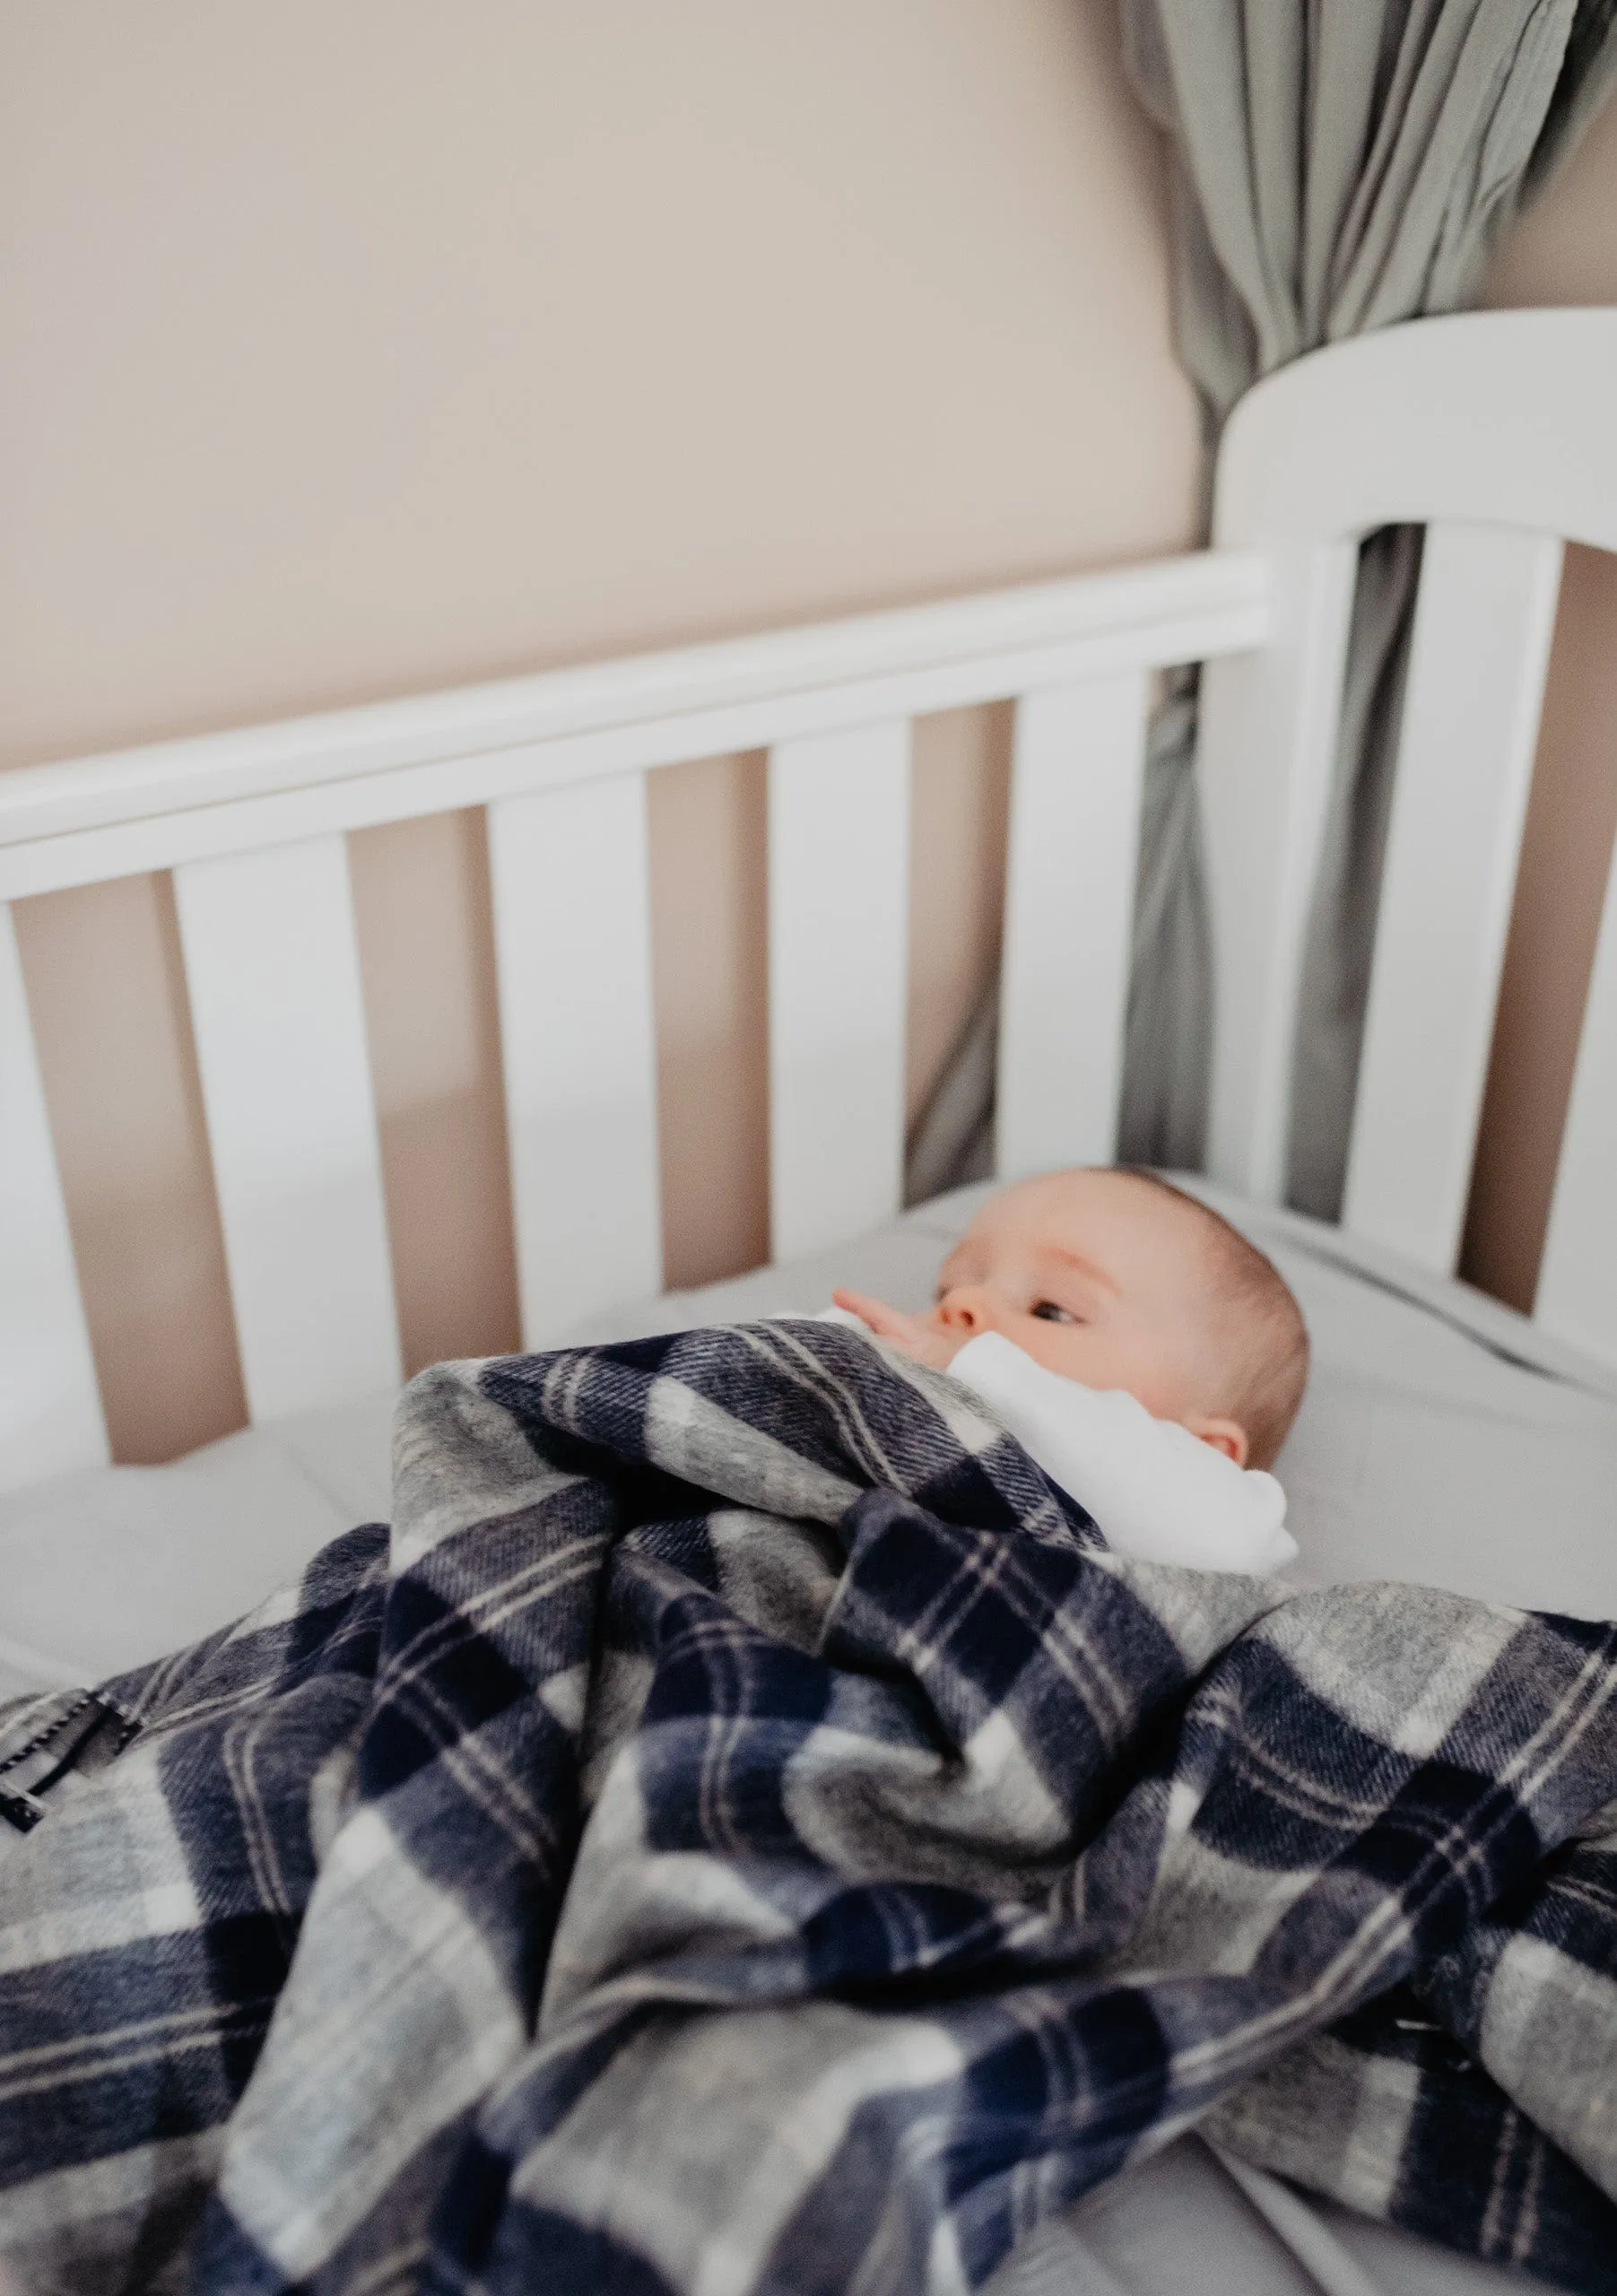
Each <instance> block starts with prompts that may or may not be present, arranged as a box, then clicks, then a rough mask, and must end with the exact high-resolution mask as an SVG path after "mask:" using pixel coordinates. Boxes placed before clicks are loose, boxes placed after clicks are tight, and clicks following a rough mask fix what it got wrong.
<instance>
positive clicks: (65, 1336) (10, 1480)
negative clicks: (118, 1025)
mask: <svg viewBox="0 0 1617 2296" xmlns="http://www.w3.org/2000/svg"><path fill="white" fill-rule="evenodd" d="M106 1463H107V1433H106V1429H105V1427H104V1426H103V1424H102V1420H101V1402H100V1394H99V1392H98V1390H97V1387H96V1378H95V1364H94V1362H93V1361H92V1360H91V1352H90V1339H89V1335H88V1333H87V1332H86V1330H85V1326H84V1311H83V1307H82V1306H81V1305H80V1301H79V1283H78V1276H77V1274H76V1273H75V1271H74V1259H73V1245H72V1242H71V1240H70V1239H69V1236H68V1232H67V1213H66V1209H65V1205H64V1204H63V1201H62V1189H61V1184H60V1182H59V1181H58V1179H57V1160H56V1155H55V1152H53V1150H52V1147H51V1142H50V1126H49V1123H48V1120H47V1118H46V1113H45V1092H44V1088H43V1086H42V1084H41V1083H40V1079H39V1060H38V1057H37V1056H36V1054H35V1050H34V1039H33V1030H32V1027H31V1026H30V1022H29V1017H28V1000H27V997H26V996H25V995H24V993H23V986H22V964H21V962H20V961H19V959H18V955H17V934H16V927H15V926H14V925H13V921H12V913H11V909H10V906H9V904H7V903H5V902H0V1490H12V1489H14V1488H15V1487H16V1486H17V1485H19V1484H21V1483H34V1482H37V1481H39V1480H40V1479H42V1478H43V1477H44V1476H46V1475H49V1474H66V1473H67V1472H68V1471H69V1470H70V1469H71V1468H74V1467H95V1466H104V1465H106Z"/></svg>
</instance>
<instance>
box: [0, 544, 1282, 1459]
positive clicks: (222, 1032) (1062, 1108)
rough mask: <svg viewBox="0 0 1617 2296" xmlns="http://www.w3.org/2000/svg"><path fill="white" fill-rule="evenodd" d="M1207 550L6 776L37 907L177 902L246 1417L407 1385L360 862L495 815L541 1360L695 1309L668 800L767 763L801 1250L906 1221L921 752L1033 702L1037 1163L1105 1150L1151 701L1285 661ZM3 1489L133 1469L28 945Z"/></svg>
mask: <svg viewBox="0 0 1617 2296" xmlns="http://www.w3.org/2000/svg"><path fill="white" fill-rule="evenodd" d="M1269 613H1270V605H1269V581H1268V574H1267V570H1266V569H1265V564H1264V562H1263V561H1261V560H1260V559H1257V558H1255V557H1249V556H1243V555H1241V554H1239V553H1234V552H1225V553H1219V554H1216V555H1215V554H1213V553H1203V554H1200V555H1197V556H1195V557H1190V558H1186V559H1179V560H1172V561H1163V562H1161V563H1160V564H1156V565H1152V566H1145V567H1140V568H1135V569H1132V570H1129V571H1127V572H1126V573H1121V574H1105V575H1098V576H1091V577H1086V578H1082V579H1078V580H1074V581H1068V582H1061V583H1054V584H1046V585H1039V586H1037V587H1027V588H1022V589H1019V590H1013V591H1004V592H999V593H995V594H993V595H990V596H984V597H979V598H971V599H963V600H953V601H949V602H946V603H943V604H938V605H935V606H929V607H923V608H919V609H916V610H912V611H908V612H905V613H890V614H874V615H869V616H865V617H862V618H860V619H858V620H856V621H851V622H840V623H832V624H827V625H822V626H820V627H818V628H813V629H808V630H803V631H787V632H784V633H774V634H770V635H767V636H763V637H760V638H757V639H744V640H740V641H736V642H734V643H727V644H725V645H721V646H709V647H696V648H689V649H686V650H684V651H682V652H679V653H674V654H666V655H661V656H654V657H647V658H644V659H640V660H636V661H629V662H622V663H618V664H613V665H606V666H604V667H602V668H596V669H586V670H569V671H563V672H559V673H555V674H548V675H542V676H538V677H533V678H524V679H518V680H512V681H506V682H503V683H498V684H493V685H487V686H481V687H474V688H470V689H467V690H465V691H461V692H458V693H449V694H439V695H433V696H429V697H426V698H423V699H422V700H416V701H406V702H400V703H389V704H385V705H381V706H378V707H374V708H369V709H353V710H345V711H342V712H337V713H335V714H332V715H329V716H326V717H322V718H306V719H302V720H299V721H294V722H292V723H289V724H286V725H283V726H266V727H256V728H252V729H248V730H246V731H242V732H233V733H227V734H222V735H212V736H207V737H204V738H200V739H196V740H192V741H187V742H178V743H170V744H161V745H157V746H153V747H151V748H147V749H143V750H136V751H130V752H123V753H120V754H117V755H114V756H109V757H102V758H95V759H88V760H82V761H74V762H70V763H66V764H63V765H56V766H43V767H38V768H30V769H27V770H23V771H22V772H17V773H13V774H10V775H7V776H5V777H4V778H0V904H4V903H6V902H9V901H12V900H18V899H21V898H24V897H26V896H29V895H31V894H34V893H39V892H45V891H55V890H58V889H60V888H63V887H65V886H70V885H78V884H85V883H94V882H98V881H100V880H104V879H109V878H114V877H118V876H123V875H127V874H134V873H135V872H137V871H145V870H152V869H168V870H170V871H172V873H173V882H174V888H175V896H176V905H177V909H178V917H179V924H180V937H181V945H182V951H183V957H184V963H185V971H186V982H187V994H188V996H189V1000H190V1005H191V1013H192V1022H193V1033H194V1037H195V1041H196V1057H197V1064H198V1069H199V1074H200V1079H201V1085H202V1093H203V1101H204V1112H205V1116H206V1121H207V1128H208V1138H209V1146H210V1151H211V1155H212V1161H213V1178H214V1187H215V1192H216V1196H217V1200H218V1206H219V1212H220V1221H221V1227H222V1234H223V1238H224V1246H225V1257H226V1265H227V1272H228V1275H229V1280H230V1294H231V1304H232V1308H233V1311H234V1316H235V1321H236V1328H237V1335H238V1340H239V1351H240V1357H241V1365H242V1372H243V1378H244V1383H245V1387H246V1391H247V1396H248V1408H249V1411H250V1413H251V1414H252V1416H253V1417H254V1418H255V1419H258V1418H264V1417H268V1416H273V1415H274V1414H277V1413H284V1412H289V1411H293V1410H296V1409H299V1408H301V1407H304V1406H309V1405H318V1404H325V1403H331V1402H335V1401H339V1400H341V1399H343V1397H344V1396H349V1395H354V1394H359V1393H362V1392H366V1391H369V1390H372V1389H374V1388H376V1387H379V1386H381V1385H384V1384H385V1383H386V1382H387V1380H389V1379H391V1378H394V1377H396V1374H397V1370H398V1361H399V1346H398V1334H397V1321H396V1311H395V1305H394V1296H393V1287H392V1279H391V1274H390V1270H389V1266H388V1260H387V1230H386V1222H385V1218H384V1211H383V1199H382V1183H381V1170H380V1158H379V1154H378V1144H377V1125H376V1115H375V1105H374V1099H373V1096H372V1092H371V1086H370V1078H369V1066H368V1063H367V1059H366V1053H365V1041H364V1022H363V1014H362V1007H361V995H360V981H359V968H358V956H357V950H356V942H355V934H354V922H353V911H352V895H351V891H350V886H349V880H348V871H347V866H346V856H345V850H344V844H343V839H344V836H345V834H346V832H348V831H352V830H355V829H359V828H361V827H366V826H369V825H372V824H375V823H379V822H394V821H399V820H404V819H407V818H410V817H412V816H416V815H420V814H423V813H433V812H438V811H446V810H450V809H459V808H462V807H465V806H469V805H478V804H481V805H483V806H485V807H486V809H487V813H486V819H487V824H488V836H489V846H490V865H491V883H492V889H493V900H494V941H495V957H496V972H497V978H498V984H499V1001H500V1037H501V1051H502V1061H503V1067H504V1083H505V1091H506V1103H507V1132H508V1138H509V1152H510V1181H511V1191H512V1208H513V1213H514V1224H515V1231H516V1237H517V1263H518V1288H519V1295H520V1300H521V1309H522V1321H523V1332H524V1336H525V1339H526V1342H527V1343H528V1344H535V1345H541V1344H544V1343H545V1342H546V1341H547V1340H549V1339H551V1338H553V1337H554V1336H555V1335H556V1334H557V1333H559V1332H561V1331H562V1330H564V1329H565V1328H566V1327H567V1326H569V1324H570V1323H572V1322H574V1321H575V1320H576V1319H577V1318H579V1317H581V1316H583V1315H585V1314H587V1313H588V1312H590V1311H592V1310H595V1309H600V1308H603V1307H605V1306H608V1305H610V1304H612V1303H613V1301H615V1300H621V1299H624V1298H629V1297H633V1296H635V1295H637V1294H643V1293H645V1292H648V1291H652V1290H655V1289H656V1285H657V1283H658V1282H659V1280H660V1274H661V1240H660V1232H659V1203H658V1178H657V1157H656V1087H655V1065H654V1028H653V1006H652V981H651V965H650V947H649V928H648V917H649V897H648V893H649V888H648V857H647V839H646V815H645V777H646V775H647V774H648V772H651V771H655V770H657V769H658V768H659V767H662V766H666V765H672V764H675V763H679V762H681V761H684V760H687V759H691V758H699V757H703V756H708V755H711V754H715V753H717V752H725V751H734V750H737V749H743V748H759V747H764V748H768V749H769V752H770V764H769V943H770V954H769V999H770V1029H769V1074H770V1083H769V1109H770V1127H771V1140H770V1177H771V1222H772V1241H773V1248H774V1250H775V1252H776V1254H777V1255H778V1256H780V1255H784V1254H787V1253H791V1252H795V1251H801V1250H806V1249H809V1248H813V1246H815V1245H818V1244H822V1243H826V1242H830V1241H833V1240H835V1239H838V1238H839V1237H841V1236H844V1235H847V1234H850V1233H852V1232H855V1231H857V1230H858V1229H859V1228H861V1227H864V1226H866V1225H868V1224H870V1223H871V1222H874V1221H876V1220H879V1219H881V1218H882V1217H883V1216H884V1215H886V1214H887V1213H891V1212H892V1211H893V1210H895V1209H896V1208H897V1206H898V1203H899V1197H900V1173H901V1160H902V1146H903V1078H904V1055H905V1045H904V1031H905V1017H904V1016H905V1002H906V979H905V966H906V956H907V921H906V915H905V902H906V886H907V879H908V851H907V839H908V819H907V809H908V744H909V724H910V720H911V719H912V718H915V717H917V716H919V715H922V714H924V713H926V712H929V711H933V710H938V709H949V708H952V707H957V706H960V705H961V704H965V703H971V702H979V701H987V700H1000V699H1007V698H1008V699H1013V700H1015V702H1016V704H1017V711H1018V725H1017V734H1016V743H1015V755H1014V763H1013V796H1012V817H1013V828H1012V852H1011V858H1010V877H1009V884H1008V888H1007V916H1008V920H1009V924H1008V932H1007V938H1006V952H1005V961H1004V1059H1005V1072H1004V1073H1005V1089H1004V1106H1003V1111H1002V1116H1001V1120H1000V1160H1001V1163H1002V1166H1003V1167H1004V1169H1005V1170H1026V1169H1031V1168H1032V1167H1034V1166H1036V1165H1038V1164H1040V1163H1045V1162H1049V1161H1059V1160H1061V1159H1063V1158H1077V1157H1093V1156H1106V1155H1109V1154H1110V1152H1111V1150H1112V1144H1113V1141H1114V1138H1115V1132H1116V1122H1117V1087H1118V1069H1119V1055H1120V1046H1121V1028H1122V1010H1123V995H1124V987H1125V983H1126V947H1127V935H1128V918H1129V908H1130V897H1131V888H1132V883H1133V868H1134V862H1133V856H1134V848H1135V837H1136V835H1137V818H1138V800H1139V787H1140V774H1141V762H1142V758H1143V737H1144V725H1145V709H1146V700H1147V687H1148V678H1149V674H1150V672H1151V671H1152V670H1153V669H1156V668H1159V667H1162V666H1166V665H1170V664H1173V663H1177V662H1182V661H1191V660H1202V659H1205V658H1207V657H1214V656H1219V655H1222V654H1225V653H1229V652H1231V651H1233V650H1236V649H1239V648H1251V647H1254V646H1256V645H1259V644H1261V643H1262V641H1263V639H1264V638H1265V634H1266V631H1267V630H1268V627H1269ZM0 918H5V929H4V937H0V1480H4V1481H8V1482H11V1483H22V1482H26V1481H28V1480H30V1479H31V1478H33V1477H36V1476H39V1475H43V1474H49V1473H51V1472H54V1471H57V1470H61V1469H65V1468H67V1467H71V1466H74V1465H85V1464H91V1463H94V1462H96V1461H98V1460H100V1459H101V1458H103V1457H105V1448H106V1447H105V1436H104V1432H103V1429H102V1422H101V1414H100V1405H99V1402H98V1399H97V1395H96V1387H95V1379H94V1373H93V1367H92V1365H91V1353H90V1348H89V1344H88V1341H87V1339H86V1337H85V1331H84V1323H83V1313H82V1310H81V1309H80V1305H79V1299H78V1291H77V1285H76V1280H75V1277H74V1270H73V1265H72V1256H71V1251H70V1248H69V1245H68V1236H67V1225H66V1219H65V1213H64V1209H63V1202H62V1195H61V1189H60V1187H59V1183H58V1180H57V1172H56V1168H55V1164H54V1161H53V1159H52V1157H51V1154H50V1150H49V1135H48V1120H47V1115H46V1109H45V1101H44V1096H43V1092H42V1089H41V1086H40V1082H39V1065H38V1062H37V1059H36V1058H35V1054H34V1047H33V1044H32V1041H31V1038H30V1029H29V1020H28V1013H27V1010H26V1005H25V1000H24V996H23V992H22V976H21V972H20V969H19V968H18V966H17V962H16V954H15V946H14V938H13V935H12V932H11V927H10V921H9V916H8V915H7V912H6V910H5V909H4V906H0Z"/></svg>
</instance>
